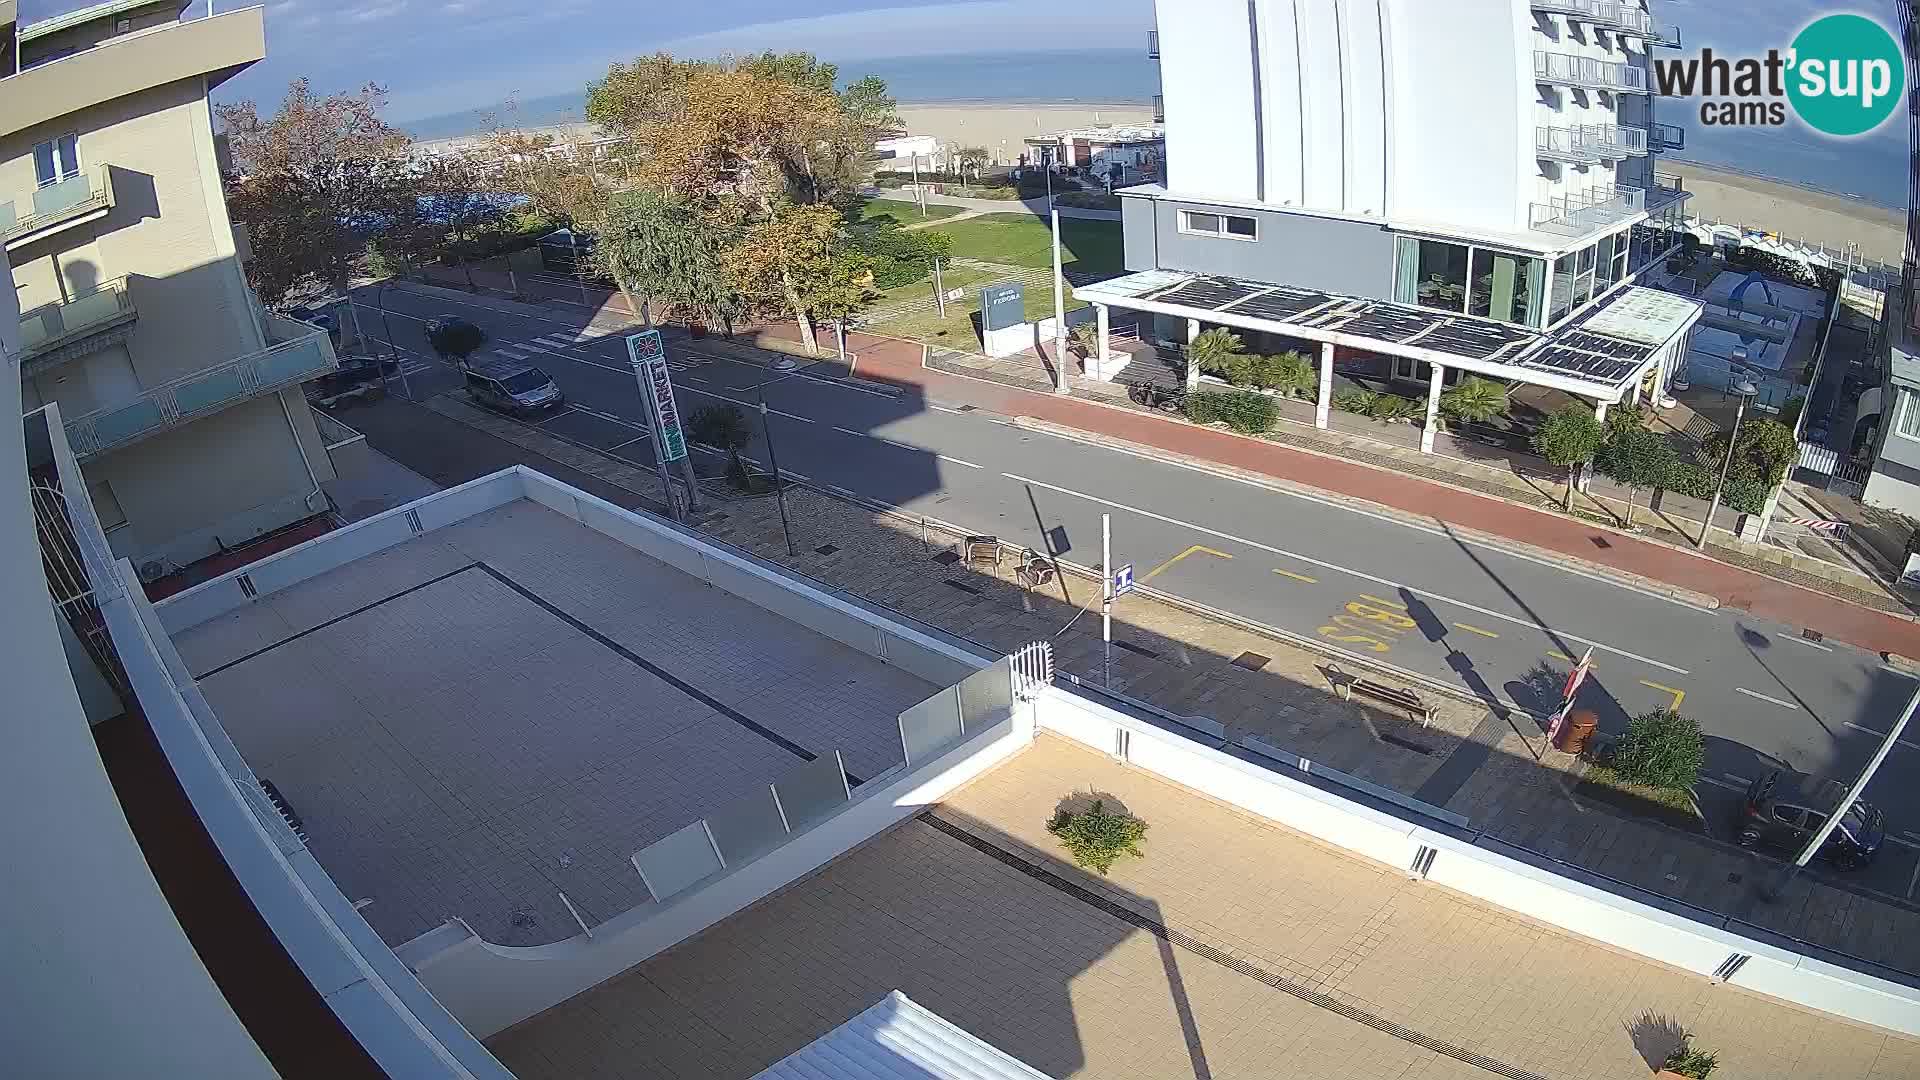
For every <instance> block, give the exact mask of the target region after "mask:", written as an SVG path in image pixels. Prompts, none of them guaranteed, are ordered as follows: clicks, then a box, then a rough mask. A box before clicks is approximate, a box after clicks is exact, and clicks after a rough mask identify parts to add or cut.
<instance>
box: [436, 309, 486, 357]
mask: <svg viewBox="0 0 1920 1080" xmlns="http://www.w3.org/2000/svg"><path fill="white" fill-rule="evenodd" d="M486 343H487V332H486V331H484V330H482V329H480V328H479V327H477V326H475V325H473V324H472V323H470V322H467V321H466V320H465V319H456V320H452V321H449V322H445V323H442V324H441V325H439V326H437V327H435V328H434V329H433V330H432V331H430V332H429V333H428V334H427V344H429V345H431V346H433V351H434V352H435V353H436V354H438V355H440V356H451V357H453V358H454V359H455V360H457V361H459V362H460V363H462V364H465V363H466V362H467V357H469V356H472V355H473V354H474V353H476V352H479V351H480V346H482V345H485V344H486Z"/></svg>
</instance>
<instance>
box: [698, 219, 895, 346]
mask: <svg viewBox="0 0 1920 1080" xmlns="http://www.w3.org/2000/svg"><path fill="white" fill-rule="evenodd" d="M841 225H842V222H841V217H840V214H839V212H838V211H836V210H834V209H833V208H832V207H830V206H820V205H811V206H810V205H802V204H794V203H789V204H787V205H785V206H783V207H781V208H780V209H779V210H778V211H776V212H775V214H774V216H773V217H771V218H769V219H768V220H765V221H761V222H758V223H756V224H754V225H752V226H750V227H749V228H748V229H747V231H746V233H745V235H743V236H742V237H741V239H740V241H739V242H738V243H736V244H734V245H733V246H732V247H731V248H729V249H728V251H727V253H726V269H727V272H728V273H729V274H730V275H731V276H732V279H733V280H734V281H735V282H737V283H738V285H739V287H740V291H741V294H742V295H743V296H745V297H747V298H748V299H749V302H751V303H755V304H756V306H758V307H759V308H760V309H762V310H768V309H777V308H785V309H786V310H787V311H788V312H790V313H792V314H793V315H794V316H795V317H796V318H797V319H798V320H799V323H800V329H801V336H802V338H803V340H804V341H805V342H806V344H807V347H808V349H809V350H812V349H813V348H814V337H813V319H812V315H813V313H815V312H818V313H820V314H824V315H827V316H828V317H830V318H833V319H836V320H839V319H845V318H846V317H847V316H848V315H850V314H852V313H853V312H854V311H857V310H859V309H860V308H861V307H862V306H863V305H864V304H865V303H866V287H865V284H864V282H863V279H864V278H865V277H866V276H867V275H868V274H869V273H870V271H871V267H870V263H869V260H868V259H867V257H866V256H865V255H864V254H862V253H861V252H859V251H857V250H855V249H854V246H853V243H852V241H851V240H850V238H848V237H847V236H846V235H845V234H844V233H843V231H842V227H841Z"/></svg>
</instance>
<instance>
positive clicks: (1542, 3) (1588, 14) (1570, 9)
mask: <svg viewBox="0 0 1920 1080" xmlns="http://www.w3.org/2000/svg"><path fill="white" fill-rule="evenodd" d="M1532 6H1533V10H1535V11H1544V12H1548V13H1550V14H1554V15H1565V16H1566V17H1567V18H1569V19H1578V20H1580V21H1581V22H1584V23H1589V24H1591V25H1593V26H1596V27H1599V28H1600V29H1602V30H1608V31H1611V32H1613V33H1616V34H1625V35H1628V36H1630V37H1638V38H1645V39H1646V40H1648V41H1650V42H1652V43H1654V44H1656V45H1669V44H1670V45H1671V46H1672V47H1675V48H1678V47H1679V44H1680V35H1679V33H1678V31H1674V30H1671V29H1669V28H1667V27H1663V26H1660V25H1659V24H1658V23H1655V22H1654V21H1653V16H1652V15H1650V14H1648V13H1647V11H1646V9H1644V8H1642V7H1640V6H1639V5H1637V4H1631V3H1626V2H1625V0H1533V5H1532ZM1669 34H1670V35H1671V36H1672V40H1671V42H1669V41H1668V40H1666V37H1667V35H1669Z"/></svg>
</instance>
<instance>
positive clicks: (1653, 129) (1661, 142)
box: [1647, 124, 1687, 151]
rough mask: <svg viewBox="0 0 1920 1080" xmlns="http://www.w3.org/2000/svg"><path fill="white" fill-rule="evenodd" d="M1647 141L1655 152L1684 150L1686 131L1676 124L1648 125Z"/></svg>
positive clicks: (1685, 146)
mask: <svg viewBox="0 0 1920 1080" xmlns="http://www.w3.org/2000/svg"><path fill="white" fill-rule="evenodd" d="M1647 140H1648V142H1650V143H1652V145H1653V148H1654V150H1656V151H1659V150H1685V149H1686V148H1687V129H1686V128H1683V127H1681V126H1680V125H1678V124H1650V125H1648V127H1647Z"/></svg>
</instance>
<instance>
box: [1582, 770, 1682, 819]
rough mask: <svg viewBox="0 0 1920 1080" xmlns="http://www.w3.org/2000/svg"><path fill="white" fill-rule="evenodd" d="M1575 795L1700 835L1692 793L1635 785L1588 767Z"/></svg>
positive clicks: (1616, 776) (1612, 772)
mask: <svg viewBox="0 0 1920 1080" xmlns="http://www.w3.org/2000/svg"><path fill="white" fill-rule="evenodd" d="M1574 793H1575V794H1576V795H1585V796H1587V797H1589V798H1592V799H1596V800H1598V801H1600V802H1604V803H1607V804H1608V805H1610V806H1615V807H1618V808H1620V809H1622V810H1625V811H1627V812H1628V813H1632V814H1638V815H1640V816H1643V817H1650V818H1654V819H1656V820H1660V821H1665V822H1666V823H1667V824H1669V825H1671V826H1673V827H1675V828H1678V829H1683V830H1685V831H1687V832H1699V831H1701V827H1700V813H1699V811H1698V810H1697V809H1696V808H1695V804H1694V799H1693V793H1692V792H1690V791H1688V790H1687V789H1685V788H1656V787H1647V786H1646V785H1645V784H1636V783H1633V782H1632V781H1630V780H1628V779H1627V778H1625V777H1623V776H1621V775H1620V774H1619V773H1617V772H1615V771H1614V770H1613V769H1612V768H1610V767H1609V766H1606V765H1600V764H1594V765H1590V766H1588V767H1587V774H1586V775H1585V776H1584V777H1582V778H1581V781H1580V783H1579V784H1578V785H1576V786H1575V787H1574Z"/></svg>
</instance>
